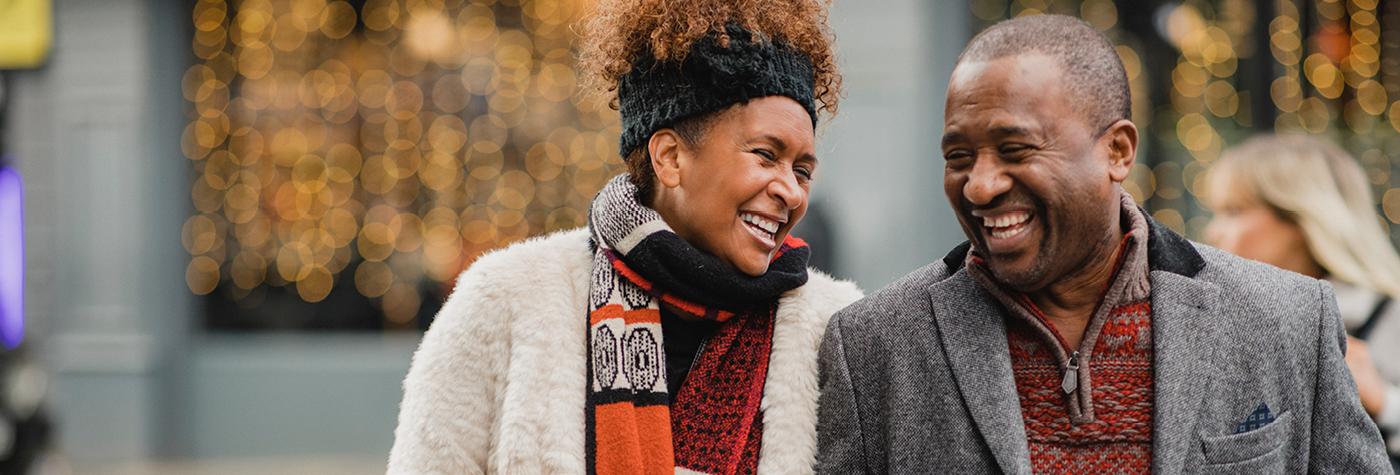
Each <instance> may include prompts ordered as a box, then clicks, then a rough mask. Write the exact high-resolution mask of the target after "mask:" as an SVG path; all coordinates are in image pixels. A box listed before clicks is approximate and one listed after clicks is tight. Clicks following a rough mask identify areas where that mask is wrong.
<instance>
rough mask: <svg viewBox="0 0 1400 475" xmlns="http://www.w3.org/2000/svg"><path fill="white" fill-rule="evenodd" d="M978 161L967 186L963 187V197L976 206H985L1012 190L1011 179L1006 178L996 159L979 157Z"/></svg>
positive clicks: (970, 174)
mask: <svg viewBox="0 0 1400 475" xmlns="http://www.w3.org/2000/svg"><path fill="white" fill-rule="evenodd" d="M976 160H977V161H976V162H974V163H973V164H972V172H971V173H969V174H968V176H967V184H965V185H963V197H965V198H967V200H968V201H970V202H972V204H974V205H978V206H984V205H987V204H990V203H991V202H992V201H993V200H995V199H996V198H997V197H998V196H1001V195H1002V194H1003V193H1006V192H1007V191H1009V190H1011V177H1009V176H1006V171H1005V170H1003V169H1002V166H1001V163H999V161H998V160H997V159H996V158H994V157H977V159H976Z"/></svg>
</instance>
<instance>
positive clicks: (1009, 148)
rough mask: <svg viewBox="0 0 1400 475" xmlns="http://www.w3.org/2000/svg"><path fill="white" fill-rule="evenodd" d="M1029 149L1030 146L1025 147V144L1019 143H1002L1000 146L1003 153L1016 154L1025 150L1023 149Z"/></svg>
mask: <svg viewBox="0 0 1400 475" xmlns="http://www.w3.org/2000/svg"><path fill="white" fill-rule="evenodd" d="M1030 149H1031V148H1030V147H1027V146H1025V145H1020V144H1007V145H1002V146H1001V153H1002V154H1003V155H1015V154H1018V153H1021V152H1025V151H1027V150H1030Z"/></svg>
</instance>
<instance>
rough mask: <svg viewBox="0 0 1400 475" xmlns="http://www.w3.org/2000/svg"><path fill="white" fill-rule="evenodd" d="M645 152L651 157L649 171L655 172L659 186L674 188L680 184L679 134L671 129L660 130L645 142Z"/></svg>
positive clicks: (680, 147)
mask: <svg viewBox="0 0 1400 475" xmlns="http://www.w3.org/2000/svg"><path fill="white" fill-rule="evenodd" d="M647 152H648V153H649V154H650V156H651V169H652V170H653V171H654V172H656V180H657V181H658V182H660V183H661V186H664V187H667V188H675V187H677V186H680V184H681V155H682V154H684V153H685V150H684V147H682V146H681V137H680V134H677V133H676V131H675V130H673V129H661V130H658V131H656V132H654V133H652V134H651V140H648V141H647Z"/></svg>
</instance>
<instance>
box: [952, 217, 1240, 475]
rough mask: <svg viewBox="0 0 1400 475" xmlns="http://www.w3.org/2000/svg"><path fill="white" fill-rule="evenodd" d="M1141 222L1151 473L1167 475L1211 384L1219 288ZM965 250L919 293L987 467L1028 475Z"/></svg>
mask: <svg viewBox="0 0 1400 475" xmlns="http://www.w3.org/2000/svg"><path fill="white" fill-rule="evenodd" d="M1144 214H1146V213H1144ZM1147 222H1148V226H1149V228H1150V233H1149V236H1148V243H1147V253H1148V268H1149V273H1150V279H1151V285H1152V330H1153V345H1154V358H1155V360H1154V365H1155V368H1154V374H1155V376H1154V390H1155V393H1156V395H1155V401H1154V404H1155V410H1154V421H1153V461H1152V464H1153V465H1152V467H1153V471H1154V472H1160V473H1176V472H1180V471H1181V469H1182V462H1184V460H1185V459H1186V458H1187V455H1188V454H1189V451H1190V450H1191V445H1190V443H1191V440H1193V438H1192V435H1193V434H1195V427H1196V421H1197V413H1198V411H1197V409H1198V408H1199V407H1200V404H1201V401H1202V399H1203V398H1204V397H1205V395H1206V393H1207V392H1208V391H1207V388H1208V386H1209V384H1210V382H1211V374H1212V372H1211V370H1210V367H1211V364H1210V361H1211V359H1212V358H1213V356H1214V350H1215V348H1217V347H1218V344H1217V343H1216V337H1217V334H1216V332H1215V331H1214V330H1213V327H1212V324H1211V321H1212V320H1213V319H1214V318H1215V317H1214V313H1213V312H1214V311H1215V307H1216V301H1217V296H1218V293H1219V287H1218V286H1216V285H1215V284H1212V283H1209V282H1206V281H1203V280H1200V279H1196V276H1197V275H1198V274H1199V273H1200V272H1201V270H1202V269H1204V268H1205V266H1206V262H1205V259H1204V258H1203V257H1202V256H1201V254H1200V252H1198V251H1196V248H1195V246H1194V245H1192V244H1191V242H1190V241H1188V240H1186V238H1184V237H1181V236H1180V235H1178V234H1176V233H1175V232H1172V231H1171V230H1170V229H1167V227H1166V226H1163V225H1161V224H1160V223H1158V222H1157V221H1155V220H1153V219H1152V218H1151V217H1148V219H1147ZM970 249H971V245H970V244H969V243H967V242H964V243H962V244H960V245H958V246H957V247H956V248H954V249H953V250H952V251H951V252H949V253H948V255H947V256H945V257H944V258H943V262H944V265H945V266H946V268H947V269H948V271H947V272H948V274H947V275H948V277H947V278H945V279H943V280H941V281H939V282H937V283H934V284H933V285H932V286H931V287H930V288H929V291H930V297H931V304H932V309H933V320H934V324H935V325H936V326H937V330H938V332H937V333H938V335H939V336H940V338H941V340H942V343H943V348H944V351H945V352H946V355H947V358H948V364H949V365H950V366H951V371H952V373H953V377H954V380H955V381H956V382H957V385H958V390H959V391H960V392H961V393H962V396H963V400H964V401H965V402H966V403H967V406H968V411H969V412H970V413H971V415H972V418H973V420H974V422H975V423H976V425H977V428H978V430H980V431H981V432H982V434H983V440H985V441H986V442H987V445H988V446H989V448H990V449H991V451H992V454H993V455H994V456H995V458H996V461H997V464H998V465H999V466H1000V468H1001V470H1002V471H1003V472H1006V473H1029V472H1030V465H1029V464H1030V453H1029V449H1028V447H1027V443H1026V433H1025V421H1024V420H1023V419H1022V416H1021V407H1020V397H1019V394H1018V393H1017V391H1016V381H1015V378H1014V377H1013V376H1012V374H1011V356H1010V353H1009V351H1008V348H1007V343H1006V329H1005V323H1004V321H1003V319H1002V318H1003V317H1002V310H1001V308H1000V306H998V304H997V303H996V300H995V299H994V298H993V297H992V296H991V295H990V294H988V293H987V292H986V290H984V289H982V287H981V286H980V285H978V284H977V283H976V282H975V281H974V280H973V279H972V277H971V276H970V275H968V273H967V270H966V269H963V262H964V260H965V258H966V256H967V253H968V252H969V250H970Z"/></svg>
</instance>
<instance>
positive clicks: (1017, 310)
mask: <svg viewBox="0 0 1400 475" xmlns="http://www.w3.org/2000/svg"><path fill="white" fill-rule="evenodd" d="M1122 201H1123V208H1122V217H1123V219H1124V220H1125V222H1126V223H1128V227H1129V230H1128V232H1127V233H1126V234H1125V236H1124V238H1123V241H1122V242H1121V243H1120V248H1119V251H1120V252H1119V260H1118V262H1117V263H1115V267H1116V268H1115V270H1114V277H1113V280H1112V281H1111V283H1110V285H1109V286H1108V288H1107V289H1105V291H1104V295H1103V297H1102V298H1101V299H1100V303H1099V307H1098V308H1097V309H1095V312H1094V315H1093V317H1092V319H1091V320H1090V323H1089V326H1088V327H1087V328H1086V331H1085V335H1084V340H1083V342H1082V343H1081V344H1080V347H1079V349H1078V350H1070V349H1069V348H1068V345H1067V344H1066V343H1065V341H1064V338H1062V337H1061V335H1060V334H1059V332H1058V331H1056V329H1055V327H1054V325H1053V324H1051V323H1050V321H1049V320H1048V319H1047V318H1046V317H1045V315H1044V313H1043V312H1042V311H1041V310H1040V309H1039V308H1037V307H1036V306H1035V304H1034V303H1033V302H1032V301H1031V300H1030V299H1029V298H1027V297H1026V296H1024V295H1021V294H1018V293H1015V292H1012V291H1010V290H1006V289H1003V288H1001V287H1000V286H999V285H997V284H996V283H995V281H994V280H992V278H991V275H990V273H989V272H987V270H986V268H985V266H984V265H983V264H982V263H981V261H980V259H977V258H972V257H969V267H968V269H969V271H971V272H972V275H973V277H974V278H976V279H977V280H978V281H979V283H980V284H981V285H982V286H983V287H984V288H986V289H987V290H988V291H989V293H991V294H992V295H993V296H994V297H996V298H997V300H998V301H999V302H1001V304H1002V306H1003V307H1005V308H1006V309H1007V310H1008V313H1009V314H1010V316H1009V318H1008V319H1007V335H1006V338H1007V344H1008V348H1009V351H1010V353H1011V371H1012V375H1013V376H1014V378H1015V381H1016V390H1017V392H1018V395H1019V397H1020V405H1021V416H1022V419H1023V420H1024V423H1025V428H1026V439H1027V443H1028V445H1029V447H1028V448H1029V449H1030V455H1031V466H1032V468H1033V469H1034V471H1035V472H1036V473H1146V472H1148V471H1149V470H1150V467H1151V462H1152V413H1153V408H1154V406H1153V394H1154V393H1153V359H1152V358H1153V349H1152V303H1151V289H1150V287H1149V283H1148V263H1147V239H1148V232H1149V229H1148V225H1147V220H1146V218H1145V217H1144V216H1143V214H1142V212H1141V210H1139V209H1138V208H1137V205H1136V204H1135V203H1133V201H1132V198H1131V197H1128V196H1127V194H1126V193H1124V196H1123V198H1122ZM1073 351H1078V353H1079V355H1078V358H1077V361H1076V363H1077V364H1078V367H1079V369H1078V371H1077V377H1078V380H1077V385H1076V386H1077V387H1076V388H1075V389H1074V390H1073V391H1072V392H1071V393H1069V394H1066V393H1065V391H1063V390H1062V386H1061V385H1062V383H1063V382H1064V377H1065V376H1064V375H1065V373H1066V370H1067V369H1068V366H1069V363H1070V361H1069V359H1070V357H1071V353H1073Z"/></svg>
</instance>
